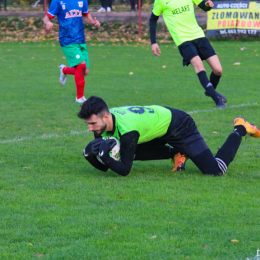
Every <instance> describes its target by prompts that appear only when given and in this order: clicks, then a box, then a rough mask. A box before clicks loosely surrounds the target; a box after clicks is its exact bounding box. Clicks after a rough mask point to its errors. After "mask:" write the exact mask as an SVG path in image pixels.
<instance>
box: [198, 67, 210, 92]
mask: <svg viewBox="0 0 260 260" xmlns="http://www.w3.org/2000/svg"><path fill="white" fill-rule="evenodd" d="M197 75H198V78H199V80H200V84H201V85H202V87H203V88H204V89H205V90H207V86H208V85H209V84H210V81H209V79H208V77H207V74H206V71H205V70H202V71H200V72H199V73H198V74H197Z"/></svg>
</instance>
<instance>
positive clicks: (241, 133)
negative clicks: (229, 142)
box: [233, 125, 247, 137]
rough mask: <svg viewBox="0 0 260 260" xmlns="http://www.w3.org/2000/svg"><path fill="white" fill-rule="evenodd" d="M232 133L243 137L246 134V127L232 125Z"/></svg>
mask: <svg viewBox="0 0 260 260" xmlns="http://www.w3.org/2000/svg"><path fill="white" fill-rule="evenodd" d="M233 133H235V134H238V135H239V136H241V137H243V136H245V135H246V133H247V132H246V128H245V127H244V126H242V125H237V126H235V127H234V131H233Z"/></svg>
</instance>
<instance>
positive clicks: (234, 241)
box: [231, 239, 239, 243]
mask: <svg viewBox="0 0 260 260" xmlns="http://www.w3.org/2000/svg"><path fill="white" fill-rule="evenodd" d="M231 242H232V243H238V242H239V240H237V239H231Z"/></svg>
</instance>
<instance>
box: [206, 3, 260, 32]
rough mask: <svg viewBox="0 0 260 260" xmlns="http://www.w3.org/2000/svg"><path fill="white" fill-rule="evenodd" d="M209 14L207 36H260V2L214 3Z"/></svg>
mask: <svg viewBox="0 0 260 260" xmlns="http://www.w3.org/2000/svg"><path fill="white" fill-rule="evenodd" d="M213 3H214V7H213V8H212V9H211V10H210V11H209V12H208V21H207V36H209V37H217V36H221V35H223V36H227V35H243V36H245V35H250V36H259V35H260V19H259V14H260V2H246V1H240V2H238V1H236V2H233V1H227V2H214V1H213Z"/></svg>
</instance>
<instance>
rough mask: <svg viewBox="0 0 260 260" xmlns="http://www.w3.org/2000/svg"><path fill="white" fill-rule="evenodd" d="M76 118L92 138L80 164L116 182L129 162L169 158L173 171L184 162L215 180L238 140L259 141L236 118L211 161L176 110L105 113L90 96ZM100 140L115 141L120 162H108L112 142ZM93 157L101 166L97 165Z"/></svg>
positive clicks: (189, 121) (140, 108)
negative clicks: (85, 162) (108, 174)
mask: <svg viewBox="0 0 260 260" xmlns="http://www.w3.org/2000/svg"><path fill="white" fill-rule="evenodd" d="M78 116H79V117H80V118H82V119H84V121H85V123H87V124H88V127H89V130H90V131H92V132H94V136H95V140H94V141H92V142H90V143H89V144H88V145H87V147H86V148H85V149H84V156H85V158H86V159H87V160H88V161H89V162H90V163H91V164H92V165H93V166H94V167H95V168H97V169H99V170H101V171H107V170H108V169H109V168H110V169H111V170H112V171H114V172H116V173H118V174H120V175H122V176H126V175H128V174H129V173H130V171H131V167H132V164H133V161H134V160H141V161H146V160H163V159H169V158H174V157H175V160H174V163H175V167H174V170H176V169H177V170H183V169H184V167H185V163H186V159H187V157H188V158H190V159H191V161H192V162H193V163H194V164H195V165H196V166H197V167H198V168H199V169H200V170H201V172H202V173H204V174H210V175H216V176H219V175H222V174H224V173H225V172H226V170H227V167H228V165H229V164H230V163H231V162H232V161H233V159H234V157H235V154H236V152H237V150H238V148H239V145H240V143H241V140H242V137H243V136H245V135H246V134H248V135H251V136H253V137H260V131H259V129H258V128H257V127H256V126H254V125H251V124H249V123H248V122H246V121H245V120H244V119H243V118H241V117H238V118H236V119H235V121H234V126H235V128H234V131H233V132H232V133H231V134H230V135H229V137H228V138H227V140H226V142H225V143H224V144H223V146H222V147H221V148H220V149H219V150H218V152H217V154H216V157H214V156H213V154H212V152H211V151H210V149H209V148H208V146H207V144H206V143H205V141H204V140H203V138H202V136H201V135H200V133H199V131H198V129H197V127H196V124H195V122H194V121H193V119H192V118H191V117H190V116H189V115H188V114H187V113H185V112H184V111H181V110H177V109H174V108H169V107H162V106H156V105H152V106H125V107H117V108H112V109H110V110H109V109H108V107H107V105H106V103H105V102H104V100H103V99H101V98H99V97H95V96H91V97H90V98H89V99H88V100H87V101H85V102H84V103H83V105H82V107H81V110H80V112H79V113H78ZM104 136H113V137H115V138H117V139H118V140H119V141H120V143H121V146H120V155H121V161H116V160H114V159H113V158H112V157H110V156H109V152H110V151H111V149H112V148H113V146H114V145H115V143H114V142H115V140H113V139H109V140H106V141H105V140H103V139H102V137H104ZM167 144H168V145H167ZM97 155H99V157H100V159H101V160H102V161H103V163H104V164H102V163H101V162H99V161H98V159H97V157H96V156H97Z"/></svg>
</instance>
